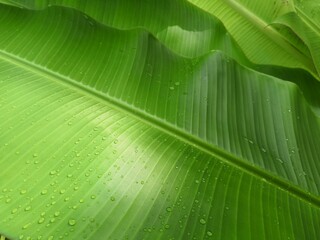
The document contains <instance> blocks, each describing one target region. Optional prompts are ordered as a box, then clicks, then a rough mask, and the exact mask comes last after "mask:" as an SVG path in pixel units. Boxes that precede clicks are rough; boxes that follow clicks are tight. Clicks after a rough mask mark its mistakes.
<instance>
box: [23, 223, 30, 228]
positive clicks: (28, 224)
mask: <svg viewBox="0 0 320 240" xmlns="http://www.w3.org/2000/svg"><path fill="white" fill-rule="evenodd" d="M30 225H31V223H27V224H25V225H23V226H22V229H27V228H28V227H29V226H30Z"/></svg>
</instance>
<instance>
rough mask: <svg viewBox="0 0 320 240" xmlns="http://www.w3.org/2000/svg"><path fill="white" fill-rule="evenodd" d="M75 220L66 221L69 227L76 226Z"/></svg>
mask: <svg viewBox="0 0 320 240" xmlns="http://www.w3.org/2000/svg"><path fill="white" fill-rule="evenodd" d="M76 223H77V222H76V220H74V219H70V220H69V221H68V224H69V225H70V226H74V225H76Z"/></svg>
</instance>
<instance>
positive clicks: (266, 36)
mask: <svg viewBox="0 0 320 240" xmlns="http://www.w3.org/2000/svg"><path fill="white" fill-rule="evenodd" d="M189 2H191V3H193V4H195V5H196V6H198V7H200V8H202V9H203V10H205V11H208V12H209V13H211V14H213V15H215V16H217V17H218V18H219V19H220V20H221V21H222V22H223V24H224V25H225V26H226V28H227V30H228V31H229V32H230V33H231V35H232V36H233V37H234V38H235V40H236V41H237V43H238V44H239V45H240V47H241V48H242V49H243V51H244V53H245V54H246V55H247V56H248V58H249V59H250V60H251V61H252V62H254V63H257V64H272V65H279V66H286V67H291V68H294V67H299V68H300V67H302V68H305V69H307V70H309V71H310V72H311V73H313V74H314V75H315V76H317V77H318V78H319V71H318V72H317V70H316V68H317V65H319V62H318V60H316V61H315V62H313V59H312V58H311V57H310V54H309V53H306V52H305V51H301V46H300V44H301V43H300V42H299V45H298V46H296V45H292V42H293V41H294V40H292V39H291V36H290V38H289V39H288V38H287V37H288V36H289V35H283V34H282V33H281V32H279V31H277V29H275V28H274V27H273V26H272V23H273V21H274V20H275V19H277V18H279V17H280V16H282V15H284V14H286V13H288V12H294V11H295V5H294V3H293V1H291V0H289V1H283V0H275V1H271V0H267V1H264V0H256V1H251V0H239V1H234V0H224V1H220V0H213V1H212V0H189ZM302 47H303V46H302ZM311 51H313V49H311Z"/></svg>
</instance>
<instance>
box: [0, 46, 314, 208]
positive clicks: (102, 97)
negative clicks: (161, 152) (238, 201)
mask: <svg viewBox="0 0 320 240" xmlns="http://www.w3.org/2000/svg"><path fill="white" fill-rule="evenodd" d="M0 58H1V59H3V60H5V61H7V62H10V63H12V64H14V65H16V66H19V67H21V68H24V69H26V70H27V71H30V72H33V73H35V74H38V75H41V76H43V77H44V78H47V79H49V80H51V81H54V82H56V83H58V84H61V85H64V86H67V87H69V88H71V89H73V90H75V91H77V92H80V93H81V94H84V95H88V96H90V97H91V98H93V99H96V100H98V101H103V102H104V103H105V104H107V105H109V106H111V107H112V108H114V109H116V110H118V111H121V112H124V113H126V114H128V115H130V116H132V117H134V118H136V119H138V120H139V121H141V122H143V123H145V124H147V125H151V126H152V127H154V128H156V129H159V130H160V131H162V132H164V133H166V134H168V135H170V136H173V137H174V138H177V139H179V140H180V141H182V142H185V143H187V144H189V145H191V146H193V147H195V148H197V149H199V150H200V151H202V152H205V153H207V154H209V155H211V156H212V157H214V158H217V159H219V160H220V161H223V162H226V163H227V164H229V165H231V166H233V167H236V168H238V169H241V170H242V171H243V172H246V173H247V174H249V175H252V176H254V177H256V178H260V179H263V180H264V181H267V182H269V183H270V184H271V185H274V186H275V187H278V188H280V189H282V190H283V191H286V192H288V193H290V194H292V195H293V196H295V197H297V198H299V199H301V200H303V201H305V202H307V203H310V204H312V205H314V206H316V207H320V198H319V197H317V196H315V195H314V194H311V193H307V192H305V191H304V190H303V189H301V188H300V187H298V186H297V185H294V184H291V183H289V182H287V181H285V180H284V179H282V178H280V177H278V176H275V175H272V174H270V173H269V172H267V171H265V170H263V169H261V168H259V167H257V166H254V165H250V164H249V163H248V162H246V161H245V160H243V159H241V158H239V157H237V156H235V155H232V154H230V153H228V152H226V151H224V150H223V149H220V148H218V147H217V146H214V145H211V144H209V143H207V142H204V141H203V140H202V139H200V138H198V137H196V136H194V135H192V134H189V133H187V132H185V131H183V130H182V129H179V128H175V127H173V126H172V125H171V124H169V123H167V122H165V121H164V120H162V119H159V118H156V117H155V116H152V115H150V114H147V113H146V112H144V111H142V110H140V109H137V108H134V107H133V106H132V105H130V104H128V103H126V102H123V101H121V100H119V99H117V98H114V97H111V96H108V94H107V93H103V92H101V91H97V90H96V89H94V88H91V87H89V86H87V85H83V84H81V83H79V82H77V81H75V80H73V79H71V78H68V77H66V76H64V75H61V74H59V73H57V72H53V71H50V70H49V69H47V68H44V67H42V66H41V65H37V64H35V63H32V62H28V61H27V60H25V59H22V58H20V57H18V56H16V55H13V54H10V53H7V52H5V51H3V50H0Z"/></svg>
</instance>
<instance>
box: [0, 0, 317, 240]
mask: <svg viewBox="0 0 320 240" xmlns="http://www.w3.org/2000/svg"><path fill="white" fill-rule="evenodd" d="M176 4H180V3H179V2H177V3H176ZM181 4H182V3H181ZM183 4H184V3H183ZM79 5H80V4H79ZM86 6H88V7H86V8H90V7H89V6H96V5H89V4H87V5H86ZM79 9H80V10H81V8H79ZM79 9H78V10H76V9H72V8H65V7H57V6H51V7H47V8H44V9H43V10H41V11H39V10H38V11H33V10H27V9H21V8H17V7H10V6H8V5H0V32H1V35H0V73H1V74H0V166H1V172H0V215H1V219H0V233H1V234H3V235H4V236H7V237H9V238H11V239H79V238H87V239H248V238H252V239H317V238H318V237H319V236H320V230H319V228H318V226H319V223H320V209H319V206H320V198H319V180H320V174H319V168H320V164H319V156H320V155H319V151H320V150H319V149H318V147H317V146H318V143H319V141H320V139H319V138H320V125H319V116H318V114H319V112H317V109H318V107H319V105H318V102H317V101H318V100H317V98H316V93H317V92H316V90H317V88H313V87H312V86H313V85H312V84H314V85H315V86H318V85H317V82H316V80H315V79H313V78H312V76H310V85H308V84H305V85H303V84H304V83H305V82H306V81H302V80H301V79H300V80H301V83H300V85H299V84H297V83H295V82H294V81H298V80H292V81H284V80H282V79H280V78H277V77H275V76H272V75H267V74H265V73H261V72H259V71H256V70H254V69H250V68H248V67H246V66H244V65H242V64H240V63H239V62H237V61H236V60H235V59H233V58H231V57H230V52H227V53H224V52H222V51H220V50H221V49H218V50H216V51H208V52H207V53H205V54H202V55H199V56H193V57H190V56H186V55H183V54H179V52H177V51H174V50H173V49H172V48H171V47H169V46H167V44H166V43H165V42H164V41H163V40H159V39H158V36H157V35H156V34H154V33H153V32H151V31H150V32H151V33H150V32H148V31H146V29H145V28H139V27H138V26H135V27H134V28H132V29H125V30H124V29H122V30H120V29H117V28H114V27H112V26H111V27H110V26H107V25H106V24H104V23H102V22H100V21H98V20H96V19H93V18H91V17H89V16H88V15H86V14H83V12H80V11H79ZM95 9H100V8H95ZM96 11H98V10H96ZM121 15H124V16H125V14H121ZM195 16H197V15H195ZM119 18H120V16H119ZM148 18H151V16H149V17H148ZM147 30H149V29H147ZM223 41H229V40H228V39H226V40H223ZM230 41H233V40H232V39H231V40H230ZM233 48H236V49H237V48H238V47H237V45H236V44H235V46H234V47H233ZM222 50H223V49H222ZM236 51H239V52H241V50H236ZM238 61H240V60H238ZM276 69H278V70H277V71H279V72H281V71H284V72H285V73H286V74H287V73H291V74H289V75H288V76H286V78H288V79H297V77H299V75H297V74H296V71H294V70H293V71H291V72H290V71H289V70H288V68H281V67H280V68H279V67H278V68H276ZM270 71H275V70H274V68H272V70H270ZM299 71H300V70H299ZM301 71H302V73H301V76H306V75H307V73H306V72H305V71H303V70H301ZM279 75H281V74H280V73H279ZM300 80H299V81H300ZM303 80H305V79H303ZM308 82H309V81H308Z"/></svg>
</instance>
